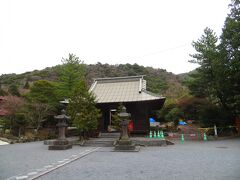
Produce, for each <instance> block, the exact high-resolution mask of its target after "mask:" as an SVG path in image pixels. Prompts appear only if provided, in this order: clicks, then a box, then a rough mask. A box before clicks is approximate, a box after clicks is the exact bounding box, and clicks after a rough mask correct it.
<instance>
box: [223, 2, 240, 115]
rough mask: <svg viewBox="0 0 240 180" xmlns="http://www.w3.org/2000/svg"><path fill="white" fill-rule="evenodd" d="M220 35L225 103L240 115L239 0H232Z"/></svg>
mask: <svg viewBox="0 0 240 180" xmlns="http://www.w3.org/2000/svg"><path fill="white" fill-rule="evenodd" d="M229 6H230V8H231V10H230V14H228V16H227V18H226V20H225V24H224V27H223V33H222V35H221V37H220V39H221V45H220V51H221V56H222V57H221V60H222V63H223V64H224V65H225V74H226V75H225V76H226V77H227V78H226V79H225V84H227V85H228V88H226V94H227V96H226V103H227V105H228V106H229V107H231V109H233V110H234V114H235V115H237V116H239V115H240V0H232V3H231V4H230V5H229Z"/></svg>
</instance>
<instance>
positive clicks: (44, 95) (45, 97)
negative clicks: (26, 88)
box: [27, 80, 58, 106]
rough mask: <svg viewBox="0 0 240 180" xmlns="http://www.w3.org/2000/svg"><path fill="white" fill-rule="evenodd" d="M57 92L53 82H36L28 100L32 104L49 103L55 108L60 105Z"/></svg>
mask: <svg viewBox="0 0 240 180" xmlns="http://www.w3.org/2000/svg"><path fill="white" fill-rule="evenodd" d="M56 90H57V87H56V85H55V83H53V82H50V81H46V80H39V81H35V82H34V83H33V85H32V86H31V87H30V92H29V93H28V94H27V98H28V100H29V101H31V102H40V103H47V104H49V105H52V106H54V105H56V103H58V97H57V93H56Z"/></svg>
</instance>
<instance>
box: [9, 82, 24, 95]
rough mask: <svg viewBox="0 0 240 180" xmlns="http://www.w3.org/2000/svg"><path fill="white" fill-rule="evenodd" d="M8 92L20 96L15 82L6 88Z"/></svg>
mask: <svg viewBox="0 0 240 180" xmlns="http://www.w3.org/2000/svg"><path fill="white" fill-rule="evenodd" d="M8 92H9V93H10V94H11V95H13V96H18V97H20V96H21V95H20V92H19V90H18V87H17V85H16V84H10V85H9V88H8Z"/></svg>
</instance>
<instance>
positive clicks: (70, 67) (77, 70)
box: [59, 54, 85, 98]
mask: <svg viewBox="0 0 240 180" xmlns="http://www.w3.org/2000/svg"><path fill="white" fill-rule="evenodd" d="M62 63H63V66H62V67H61V68H60V72H59V73H60V86H59V89H60V91H59V94H60V95H61V96H62V97H63V98H69V97H71V95H72V93H73V91H74V88H75V87H76V86H77V84H78V83H80V81H81V80H82V79H83V78H84V75H85V66H84V64H83V62H82V61H81V60H80V59H79V58H78V57H77V56H76V55H74V54H69V57H68V58H62Z"/></svg>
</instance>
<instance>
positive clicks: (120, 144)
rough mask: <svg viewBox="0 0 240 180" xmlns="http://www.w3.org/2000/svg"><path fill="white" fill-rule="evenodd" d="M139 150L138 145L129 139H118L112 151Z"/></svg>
mask: <svg viewBox="0 0 240 180" xmlns="http://www.w3.org/2000/svg"><path fill="white" fill-rule="evenodd" d="M139 150H140V146H135V144H134V143H132V141H131V140H118V141H117V143H116V145H115V147H114V151H120V152H138V151H139Z"/></svg>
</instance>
